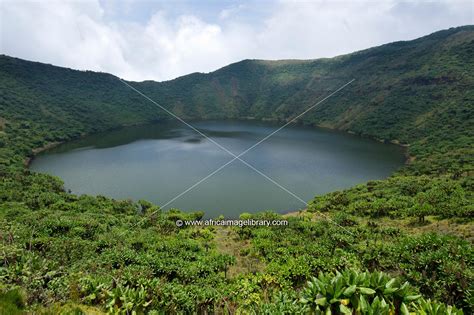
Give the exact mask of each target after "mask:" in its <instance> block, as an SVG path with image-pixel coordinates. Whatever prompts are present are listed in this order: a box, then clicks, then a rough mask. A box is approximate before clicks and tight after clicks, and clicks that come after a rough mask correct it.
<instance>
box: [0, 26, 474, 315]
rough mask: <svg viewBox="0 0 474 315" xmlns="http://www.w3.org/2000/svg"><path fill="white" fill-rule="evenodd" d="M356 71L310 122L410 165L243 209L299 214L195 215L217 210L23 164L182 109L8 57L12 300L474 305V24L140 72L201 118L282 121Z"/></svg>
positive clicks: (419, 310) (308, 309)
mask: <svg viewBox="0 0 474 315" xmlns="http://www.w3.org/2000/svg"><path fill="white" fill-rule="evenodd" d="M353 79H354V81H353V82H352V83H351V84H349V85H348V86H347V87H346V88H345V89H343V90H341V91H340V92H339V93H337V94H335V95H334V96H333V97H331V98H329V99H328V100H327V101H326V102H324V103H322V104H321V105H320V106H319V107H317V108H315V109H314V110H312V111H310V112H308V113H307V114H306V115H304V116H303V117H302V118H301V119H300V121H299V122H300V123H303V124H306V125H318V126H323V127H328V128H334V129H339V130H343V131H346V132H351V133H355V134H358V135H361V136H368V137H372V138H376V139H379V140H381V141H393V142H398V143H401V144H404V145H407V146H409V148H408V154H409V156H410V160H409V164H408V165H406V166H405V167H403V168H402V169H401V170H399V171H398V172H397V173H395V174H393V175H392V176H391V177H389V178H388V179H385V180H379V181H369V182H367V183H364V184H360V185H357V186H355V187H353V188H350V189H347V190H344V191H336V192H333V193H329V194H327V195H323V196H316V197H315V198H314V199H313V200H312V201H311V202H310V203H309V204H308V205H307V209H306V210H305V211H302V212H301V213H293V214H292V215H289V216H281V215H279V214H276V213H272V212H263V213H259V214H248V213H244V214H242V215H241V218H242V219H252V220H254V219H255V220H275V219H278V220H281V219H285V220H288V222H289V223H288V225H287V226H284V227H283V226H282V227H265V226H253V227H250V226H247V227H243V228H240V227H222V226H221V227H209V228H208V227H202V226H187V225H186V226H181V227H179V226H177V224H176V223H177V220H181V221H188V220H196V219H201V218H202V216H203V214H202V213H199V212H198V213H184V212H181V211H179V210H177V209H172V210H170V211H163V209H160V208H159V207H158V206H157V205H154V204H152V203H150V202H148V201H145V200H139V201H132V200H114V199H112V198H109V197H105V196H90V195H81V196H77V195H74V194H71V193H68V192H67V191H65V189H64V185H63V183H62V181H61V179H59V178H57V177H54V176H50V175H47V174H41V173H35V172H31V171H30V170H28V168H27V165H26V166H25V160H26V161H28V159H29V158H30V157H32V156H34V154H36V153H38V152H39V150H41V149H45V148H47V147H48V146H51V145H54V144H57V143H59V142H64V141H68V140H71V139H75V138H78V137H80V136H82V135H86V134H91V133H95V132H99V131H105V130H109V129H113V128H119V127H122V126H129V125H137V124H146V123H151V122H158V123H159V122H160V121H161V120H165V119H166V120H169V119H173V118H172V117H170V115H169V114H167V113H165V112H164V111H163V110H162V109H160V108H159V107H157V106H156V105H154V104H153V103H152V102H150V101H149V100H147V99H146V98H145V97H143V96H142V95H140V94H138V93H137V92H135V91H133V89H131V88H130V87H128V86H127V85H126V84H124V82H122V81H121V80H120V79H119V78H117V77H115V76H113V75H111V74H106V73H96V72H90V71H76V70H71V69H66V68H60V67H55V66H52V65H46V64H42V63H37V62H30V61H25V60H21V59H17V58H13V57H9V56H0V313H2V312H4V313H8V314H24V311H25V309H26V311H32V312H35V313H40V314H41V313H51V312H53V313H71V312H74V313H78V314H82V313H100V312H102V311H107V312H112V313H117V312H123V313H131V312H137V314H142V313H147V312H149V311H150V312H152V311H153V312H155V313H154V314H156V313H160V314H161V313H165V314H181V313H189V314H194V313H206V314H210V313H218V314H221V313H222V314H224V313H225V314H233V313H243V314H247V313H249V314H275V313H276V314H280V313H283V314H307V313H315V314H319V312H320V313H325V314H327V313H332V314H350V313H360V314H408V313H416V314H431V313H432V312H433V309H438V310H439V313H440V314H441V313H442V314H445V313H446V314H448V313H450V314H456V315H459V314H463V311H464V312H465V314H471V313H472V310H473V309H472V305H474V303H473V301H472V297H473V296H474V295H473V293H472V292H473V289H474V288H473V286H472V284H473V283H474V272H473V270H474V266H473V261H474V260H473V259H472V258H473V257H474V251H473V247H472V240H473V239H474V234H473V233H474V232H473V231H474V230H473V228H472V227H473V225H472V219H473V218H474V208H473V204H474V202H473V200H474V189H473V187H474V183H473V176H472V175H473V174H474V172H473V170H474V160H473V157H474V148H473V146H472V143H474V89H473V86H474V26H464V27H458V28H452V29H449V30H444V31H439V32H436V33H433V34H431V35H428V36H425V37H422V38H419V39H416V40H413V41H406V42H396V43H392V44H388V45H383V46H380V47H375V48H370V49H367V50H363V51H359V52H355V53H352V54H348V55H344V56H340V57H336V58H331V59H317V60H304V61H303V60H284V61H263V60H244V61H241V62H237V63H234V64H231V65H229V66H227V67H224V68H222V69H219V70H217V71H215V72H212V73H208V74H201V73H193V74H190V75H186V76H183V77H180V78H177V79H175V80H171V81H166V82H153V81H145V82H126V83H127V84H129V85H131V86H133V87H134V88H136V89H137V90H139V91H141V92H143V93H144V94H146V95H147V96H149V97H150V98H151V99H153V100H155V101H156V102H159V103H160V104H161V105H162V106H164V107H166V108H168V109H169V110H172V111H173V112H174V113H176V114H177V115H179V116H180V117H183V118H185V119H187V120H193V119H227V118H229V119H230V118H232V119H257V120H275V121H280V122H282V123H283V122H284V121H287V120H288V119H291V118H292V117H294V116H295V115H297V114H299V113H301V112H302V111H303V110H305V109H307V108H308V107H309V106H311V105H313V104H315V103H316V102H318V101H319V100H321V99H323V98H324V97H326V96H327V95H329V94H330V93H332V92H333V91H335V90H336V89H338V88H339V87H341V86H342V85H344V84H346V83H347V82H349V81H351V80H353ZM26 164H27V163H26ZM176 176H180V174H176ZM158 180H162V179H158ZM167 180H172V179H167ZM216 193H218V192H216ZM204 210H205V209H204ZM339 272H340V273H339ZM314 276H318V279H317V280H316V279H315V278H313V277H314ZM308 281H309V283H308ZM405 282H406V283H405ZM322 294H323V295H324V297H322V296H323V295H322ZM422 296H423V297H422ZM328 301H329V302H328ZM446 304H449V305H454V306H455V307H451V306H447V305H446Z"/></svg>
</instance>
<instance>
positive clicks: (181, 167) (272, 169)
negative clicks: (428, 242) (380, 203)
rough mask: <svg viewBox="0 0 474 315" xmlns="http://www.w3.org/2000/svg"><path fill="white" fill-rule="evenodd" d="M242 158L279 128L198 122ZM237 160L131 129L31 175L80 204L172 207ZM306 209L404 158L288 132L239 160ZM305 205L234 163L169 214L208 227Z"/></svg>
mask: <svg viewBox="0 0 474 315" xmlns="http://www.w3.org/2000/svg"><path fill="white" fill-rule="evenodd" d="M193 125H194V126H196V127H197V128H198V129H199V130H201V131H202V132H203V133H204V134H206V135H208V136H209V137H211V138H212V139H213V140H215V141H216V142H218V143H219V144H221V145H222V146H224V147H225V148H227V149H228V150H230V151H231V152H233V153H234V154H236V155H238V154H239V153H241V152H242V151H244V150H246V149H247V148H249V147H250V146H252V145H253V144H254V143H256V142H258V141H259V140H260V139H262V138H264V137H265V136H266V135H268V134H270V133H271V132H272V131H274V130H275V129H277V128H278V127H279V126H280V125H279V124H271V123H261V122H242V121H202V122H194V123H193ZM232 158H233V157H232V156H231V155H230V154H229V153H228V152H225V151H223V150H222V149H221V148H219V147H217V146H216V145H215V144H213V143H212V142H210V141H209V140H207V139H205V138H203V137H201V136H199V134H197V133H196V132H194V131H192V130H191V129H189V128H187V127H186V126H184V125H182V124H180V123H163V124H159V125H148V126H139V127H129V128H124V129H121V130H115V131H110V132H107V133H103V134H97V135H93V136H90V137H87V138H84V139H80V140H77V141H73V142H70V143H66V144H63V145H61V146H59V147H56V148H54V149H52V150H49V151H47V152H44V153H42V154H40V155H39V156H37V157H36V158H35V159H34V160H33V162H32V164H31V170H33V171H37V172H43V173H49V174H52V175H56V176H59V177H61V178H62V179H63V180H64V182H65V187H66V188H67V189H71V190H72V192H73V193H76V194H93V195H105V196H110V197H113V198H117V199H129V198H130V199H133V200H139V199H146V200H149V201H152V202H154V203H156V204H158V205H164V204H166V203H168V202H169V201H170V200H171V199H173V198H174V197H176V196H177V195H178V194H180V193H181V192H183V191H184V190H186V189H187V188H188V187H190V186H192V185H193V184H194V183H196V182H198V181H199V180H201V179H202V178H203V177H205V176H206V175H208V174H209V173H211V172H213V171H214V170H216V169H217V168H219V167H220V166H222V165H223V164H225V163H226V162H228V161H229V160H231V159H232ZM241 158H242V159H243V160H245V161H246V162H248V163H250V164H251V165H253V166H254V167H255V168H257V169H258V170H260V171H261V172H263V173H265V174H266V175H268V176H269V177H271V178H272V179H273V180H274V181H276V182H278V183H279V184H280V185H282V186H283V187H285V188H287V189H288V190H290V191H291V192H293V193H294V194H295V195H297V196H298V197H300V198H302V199H303V200H305V201H309V200H310V199H311V198H313V197H314V196H315V195H318V194H324V193H327V192H331V191H335V190H339V189H343V188H348V187H351V186H354V185H356V184H359V183H363V182H366V181H368V180H372V179H381V178H385V177H387V176H389V175H390V174H391V173H392V172H393V171H395V170H396V169H397V168H398V167H400V166H401V165H402V164H403V163H404V154H403V150H402V149H401V148H399V147H397V146H394V145H386V144H381V143H378V142H376V141H372V140H369V139H363V138H359V137H356V136H351V135H347V134H343V133H339V132H332V131H328V130H324V129H317V128H309V127H301V126H289V127H287V128H285V129H283V130H281V131H280V132H278V133H277V134H275V135H274V136H272V137H271V138H269V139H268V140H266V141H265V142H263V143H261V144H260V145H259V146H257V147H255V148H254V149H253V150H251V151H249V152H248V153H247V154H245V155H244V156H242V157H241ZM303 207H304V204H303V203H302V202H301V201H299V200H298V199H297V198H295V197H294V196H292V195H290V194H289V193H287V192H286V191H284V190H283V189H281V188H280V187H278V186H276V185H275V184H274V183H272V182H270V181H269V180H268V179H266V178H264V177H262V176H261V175H260V174H258V173H257V172H255V171H254V170H252V169H250V168H249V167H247V166H246V165H244V164H243V163H242V162H240V161H238V160H236V161H234V162H232V163H231V164H229V165H228V166H227V167H225V168H223V169H222V170H221V171H220V172H218V173H216V174H215V175H213V176H212V177H209V178H208V179H207V180H205V181H204V182H202V183H201V184H200V185H198V186H196V187H195V188H194V189H192V190H190V191H189V192H187V193H186V194H184V195H182V196H181V197H180V198H178V199H176V200H175V201H173V202H171V203H170V204H168V205H167V206H166V207H165V208H167V209H168V208H179V209H182V210H185V211H193V210H203V211H205V212H206V216H207V217H215V216H218V215H220V214H223V215H225V216H226V217H229V218H235V217H237V216H238V214H240V213H242V212H257V211H262V210H274V211H278V212H286V211H291V210H297V209H301V208H303Z"/></svg>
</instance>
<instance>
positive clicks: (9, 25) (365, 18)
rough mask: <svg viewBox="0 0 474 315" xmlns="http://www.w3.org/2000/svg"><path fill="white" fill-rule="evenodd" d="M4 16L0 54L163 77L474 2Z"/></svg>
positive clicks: (384, 29) (403, 30) (146, 0)
mask: <svg viewBox="0 0 474 315" xmlns="http://www.w3.org/2000/svg"><path fill="white" fill-rule="evenodd" d="M0 21H1V22H0V23H1V25H0V53H1V54H6V55H10V56H15V57H19V58H24V59H28V60H34V61H41V62H45V63H52V64H55V65H59V66H65V67H70V68H75V69H83V70H85V69H88V70H96V71H103V72H109V73H113V74H115V75H118V76H120V77H123V78H126V79H129V80H146V79H152V80H158V81H161V80H168V79H172V78H175V77H178V76H180V75H184V74H188V73H191V72H196V71H198V72H209V71H212V70H215V69H218V68H220V67H222V66H225V65H227V64H229V63H232V62H236V61H239V60H242V59H246V58H251V59H313V58H319V57H332V56H336V55H340V54H344V53H349V52H352V51H355V50H360V49H364V48H368V47H371V46H375V45H380V44H384V43H388V42H392V41H396V40H409V39H413V38H416V37H419V36H423V35H426V34H429V33H432V32H434V31H437V30H440V29H445V28H449V27H453V26H460V25H466V24H474V1H462V0H460V1H456V0H440V1H400V0H386V1H384V0H378V1H377V0H375V1H357V0H347V1H265V0H260V1H218V0H212V1H209V0H207V1H204V0H196V1H171V0H167V1H163V0H160V1H151V0H122V1H117V0H85V1H77V0H76V1H48V0H43V1H24V0H15V1H13V0H0Z"/></svg>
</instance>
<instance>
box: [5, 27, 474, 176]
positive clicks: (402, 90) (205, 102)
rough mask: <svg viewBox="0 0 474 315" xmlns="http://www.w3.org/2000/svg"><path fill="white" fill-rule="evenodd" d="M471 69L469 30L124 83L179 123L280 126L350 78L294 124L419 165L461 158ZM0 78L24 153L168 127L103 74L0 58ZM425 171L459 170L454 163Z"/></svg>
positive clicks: (471, 100) (473, 54)
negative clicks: (374, 142)
mask: <svg viewBox="0 0 474 315" xmlns="http://www.w3.org/2000/svg"><path fill="white" fill-rule="evenodd" d="M473 68H474V27H471V26H466V27H461V28H455V29H450V30H446V31H441V32H437V33H434V34H432V35H429V36H426V37H423V38H420V39H417V40H414V41H408V42H397V43H392V44H388V45H383V46H380V47H376V48H371V49H367V50H364V51H360V52H357V53H353V54H349V55H345V56H341V57H337V58H333V59H318V60H314V61H297V60H294V61H292V60H290V61H261V60H245V61H241V62H238V63H235V64H232V65H229V66H227V67H224V68H222V69H220V70H217V71H215V72H212V73H209V74H198V73H196V74H191V75H187V76H184V77H181V78H178V79H175V80H171V81H167V82H162V83H157V82H152V81H147V82H141V83H132V84H133V85H134V86H135V87H136V88H137V89H139V90H141V91H143V92H144V93H145V94H147V95H149V96H150V97H151V98H152V99H154V100H156V101H158V102H159V103H160V104H162V105H163V106H165V107H167V108H169V109H172V110H173V111H174V112H175V113H177V114H181V115H182V116H184V117H188V118H256V119H274V120H285V119H288V118H290V117H292V116H295V115H296V114H298V113H300V112H302V111H303V110H304V109H306V108H307V107H309V106H310V105H312V104H314V103H315V102H316V101H318V100H319V99H321V98H323V97H324V96H326V95H328V94H329V93H330V92H331V91H333V90H335V89H337V88H338V87H340V86H341V85H343V84H344V83H346V82H348V81H349V80H351V79H355V81H354V82H353V83H352V84H351V85H349V86H348V87H347V88H346V89H344V91H341V93H338V94H336V95H335V96H334V97H332V98H330V99H329V100H328V101H326V102H325V103H324V104H322V105H321V106H320V107H318V108H317V109H315V110H314V111H312V112H309V113H308V114H307V115H305V116H304V117H302V119H301V120H302V122H303V123H305V124H313V125H320V126H326V127H330V128H338V129H342V130H346V131H352V132H355V133H357V134H361V135H367V136H372V137H376V138H379V139H384V140H397V141H400V142H401V143H410V144H414V145H415V148H414V149H413V151H412V154H414V155H422V156H423V157H425V158H428V157H427V156H425V154H426V152H425V150H421V151H420V150H419V148H418V146H419V144H421V143H419V141H424V142H429V144H428V146H429V147H430V152H429V155H433V154H435V155H436V154H439V153H445V152H439V151H438V150H437V149H436V148H435V147H436V146H439V145H441V144H442V146H443V147H446V146H449V149H450V153H449V154H450V155H452V156H453V157H455V158H456V160H457V161H460V160H466V159H467V158H468V153H470V152H466V150H465V149H464V150H463V149H460V147H465V144H467V143H468V141H469V140H472V136H473V134H472V128H470V126H472V124H473V118H472V115H470V114H471V113H472V106H473V104H474V91H473V89H472V86H473V85H474V75H473V74H472V73H473V71H470V70H472V69H473ZM0 69H1V73H0V76H1V77H0V80H1V81H0V82H1V87H2V95H1V97H2V99H1V100H2V101H1V102H0V106H1V111H2V117H3V119H6V121H7V122H9V123H11V124H15V123H16V122H17V121H19V120H23V121H28V122H30V123H31V124H33V125H35V126H38V128H39V130H37V129H36V127H34V126H30V127H29V126H21V128H19V129H16V128H15V130H19V131H21V130H24V129H29V132H31V131H33V132H34V135H36V133H38V140H37V141H36V143H33V145H34V146H39V145H40V144H41V142H42V140H41V139H45V138H47V139H46V140H48V141H62V140H65V139H68V138H70V137H74V136H78V135H80V134H83V133H90V132H94V131H98V130H103V129H105V128H111V127H114V126H119V125H123V124H135V123H143V122H145V121H152V120H157V119H159V118H170V117H169V116H168V115H166V114H165V113H164V112H163V111H161V110H159V109H158V108H157V107H156V106H155V105H153V104H152V103H150V102H149V101H147V100H146V99H144V98H143V97H142V96H140V95H138V94H136V92H134V91H132V90H131V89H130V88H128V87H126V86H125V85H124V84H123V83H122V82H120V81H119V80H118V79H117V78H116V77H114V76H112V75H108V74H101V73H94V72H80V71H74V70H69V69H63V68H58V67H54V66H49V65H44V64H40V63H31V62H26V61H23V60H19V59H14V58H11V57H7V56H2V57H1V58H0ZM39 126H41V127H39ZM51 129H53V130H51ZM41 130H43V131H41ZM29 136H31V135H29ZM458 142H461V143H459V144H457V143H458ZM424 147H425V148H424V149H426V145H424ZM30 149H31V148H30ZM24 153H26V152H23V154H24ZM425 167H428V168H429V170H426V171H447V170H451V171H459V170H460V169H461V168H462V166H460V165H458V164H457V163H455V164H454V165H443V166H441V165H436V167H429V166H425Z"/></svg>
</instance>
